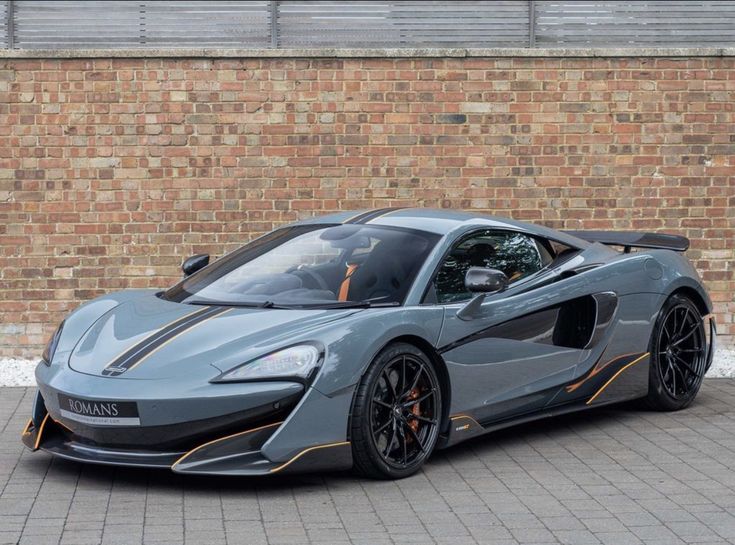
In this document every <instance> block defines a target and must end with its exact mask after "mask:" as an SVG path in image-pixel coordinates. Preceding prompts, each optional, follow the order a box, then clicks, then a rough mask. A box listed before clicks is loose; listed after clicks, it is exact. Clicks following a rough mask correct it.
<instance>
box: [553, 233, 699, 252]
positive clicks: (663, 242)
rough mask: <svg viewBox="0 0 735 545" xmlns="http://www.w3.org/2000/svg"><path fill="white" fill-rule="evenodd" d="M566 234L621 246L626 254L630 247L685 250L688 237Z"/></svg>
mask: <svg viewBox="0 0 735 545" xmlns="http://www.w3.org/2000/svg"><path fill="white" fill-rule="evenodd" d="M564 232H565V233H566V234H568V235H572V236H573V237H577V238H581V239H582V240H586V241H587V242H599V243H600V244H606V245H608V246H622V247H623V249H624V250H623V251H624V252H625V253H626V254H627V253H629V252H630V249H631V248H655V249H658V250H673V251H675V252H685V251H686V250H687V249H688V248H689V239H688V238H686V237H680V236H679V235H667V234H664V233H640V232H636V231H564Z"/></svg>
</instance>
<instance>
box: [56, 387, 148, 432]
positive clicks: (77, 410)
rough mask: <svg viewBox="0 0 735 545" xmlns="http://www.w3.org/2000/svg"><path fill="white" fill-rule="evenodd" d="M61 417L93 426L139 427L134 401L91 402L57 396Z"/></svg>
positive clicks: (136, 406) (62, 395) (61, 395)
mask: <svg viewBox="0 0 735 545" xmlns="http://www.w3.org/2000/svg"><path fill="white" fill-rule="evenodd" d="M58 396H59V408H60V410H61V416H62V417H64V418H69V419H70V420H76V421H77V422H82V423H84V424H91V425H93V426H140V417H139V415H138V405H137V403H135V402H134V401H91V400H89V399H79V398H75V397H69V396H67V395H64V394H59V395H58Z"/></svg>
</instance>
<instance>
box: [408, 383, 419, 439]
mask: <svg viewBox="0 0 735 545" xmlns="http://www.w3.org/2000/svg"><path fill="white" fill-rule="evenodd" d="M417 397H419V391H418V389H417V388H414V389H413V390H411V393H410V394H409V396H408V399H416V398H417ZM411 412H412V413H413V414H414V415H415V416H421V409H419V403H414V405H413V407H411ZM408 425H409V426H411V429H412V430H413V431H414V433H416V432H417V431H419V421H418V420H417V419H415V418H412V419H411V422H409V423H408Z"/></svg>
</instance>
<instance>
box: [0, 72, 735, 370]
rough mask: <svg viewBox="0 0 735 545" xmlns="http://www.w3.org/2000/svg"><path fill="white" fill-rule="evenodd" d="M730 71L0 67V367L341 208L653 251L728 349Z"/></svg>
mask: <svg viewBox="0 0 735 545" xmlns="http://www.w3.org/2000/svg"><path fill="white" fill-rule="evenodd" d="M734 93H735V59H733V58H691V59H665V58H658V59H656V58H622V59H591V58H589V59H583V58H580V59H563V58H547V59H542V58H537V59H520V58H515V59H514V58H497V59H489V58H466V59H340V60H330V59H310V60H309V59H306V60H298V59H262V60H247V59H244V60H239V59H238V60H228V59H221V60H188V59H168V60H165V59H164V60H162V59H94V60H73V59H69V60H58V59H57V60H33V59H30V60H20V59H18V60H0V220H1V221H0V288H1V289H0V355H6V356H8V355H23V356H30V355H36V354H38V353H39V351H40V347H41V346H42V345H43V344H44V343H45V340H46V338H47V336H48V335H49V334H50V333H51V331H52V330H53V327H54V324H55V323H56V322H58V321H59V320H60V319H61V318H62V317H63V316H64V313H65V312H67V311H68V310H70V309H72V308H74V307H75V306H76V305H78V304H79V303H80V302H81V301H85V300H87V299H90V298H92V297H94V296H96V295H99V294H101V293H104V292H107V291H112V290H118V289H122V288H128V287H147V286H166V285H168V284H170V283H172V282H173V281H174V280H176V279H177V278H178V276H179V270H178V266H179V264H180V262H181V261H182V258H184V257H185V256H188V255H190V254H192V253H198V252H208V253H211V254H214V255H220V254H222V253H223V252H225V251H226V250H230V249H232V248H234V247H236V246H238V245H239V244H241V243H243V242H245V241H247V240H249V239H250V238H252V237H253V236H254V235H256V234H258V233H262V232H263V231H266V230H269V229H272V228H273V227H275V226H277V225H281V224H283V223H286V222H289V221H292V220H295V219H297V218H299V217H304V216H309V215H312V214H321V213H323V212H328V211H332V210H338V209H354V208H367V207H381V206H392V205H396V206H399V205H414V206H426V207H443V208H447V207H450V208H465V209H474V210H481V211H484V212H492V213H497V214H500V215H509V216H512V217H514V218H517V219H522V220H529V221H533V222H539V223H543V224H545V225H548V226H551V227H565V228H590V229H606V228H616V229H639V230H664V231H669V232H674V233H680V234H683V235H686V236H688V237H690V238H691V239H692V249H691V250H690V251H689V252H688V255H689V257H690V258H691V259H692V260H693V261H694V263H695V264H696V266H697V268H698V269H699V271H700V272H701V274H702V275H703V277H704V279H705V281H706V283H707V285H708V287H709V290H710V293H711V295H712V297H713V299H714V301H715V305H716V311H717V314H718V322H719V329H720V332H721V333H722V334H724V335H726V336H728V337H727V338H725V339H724V340H725V342H729V343H731V342H732V335H733V334H735V325H734V324H733V311H734V310H735V302H734V296H733V291H734V288H735V279H734V277H733V245H734V243H735V240H734V239H735V237H734V235H735V219H734V218H735V212H734V210H735V208H734V206H735V174H734V170H733V169H734V168H735V155H734V154H733V151H734V150H735V134H734V133H733V128H734V127H735V113H734V110H735V102H734V101H733V98H734V97H733V94H734Z"/></svg>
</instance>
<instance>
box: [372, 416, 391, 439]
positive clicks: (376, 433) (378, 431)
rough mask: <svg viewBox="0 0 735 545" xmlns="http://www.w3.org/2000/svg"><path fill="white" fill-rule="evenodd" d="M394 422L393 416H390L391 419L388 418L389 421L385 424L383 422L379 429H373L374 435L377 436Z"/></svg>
mask: <svg viewBox="0 0 735 545" xmlns="http://www.w3.org/2000/svg"><path fill="white" fill-rule="evenodd" d="M392 422H393V418H389V419H388V420H387V421H386V422H385V424H383V425H382V426H379V427H378V429H377V430H373V435H374V436H375V435H380V434H381V433H383V431H385V429H386V428H387V427H388V426H390V425H391V423H392Z"/></svg>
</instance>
